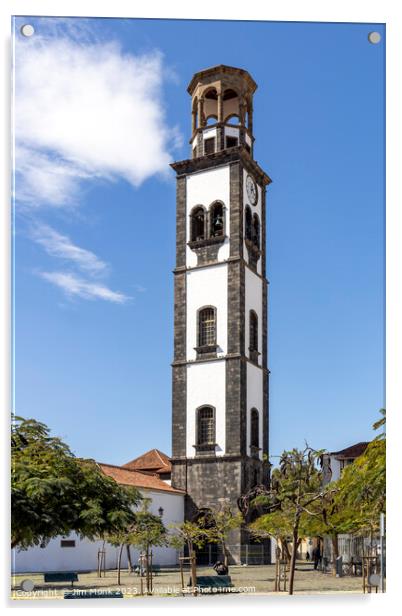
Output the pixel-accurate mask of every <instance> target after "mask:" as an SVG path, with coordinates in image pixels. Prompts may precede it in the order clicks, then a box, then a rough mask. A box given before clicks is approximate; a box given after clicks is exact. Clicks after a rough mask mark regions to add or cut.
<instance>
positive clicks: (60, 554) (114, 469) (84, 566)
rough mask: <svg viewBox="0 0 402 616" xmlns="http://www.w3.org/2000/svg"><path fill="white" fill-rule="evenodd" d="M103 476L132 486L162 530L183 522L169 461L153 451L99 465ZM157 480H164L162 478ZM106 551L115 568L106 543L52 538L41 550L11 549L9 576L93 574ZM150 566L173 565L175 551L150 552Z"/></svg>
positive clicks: (180, 494) (114, 556)
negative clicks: (116, 463) (122, 462)
mask: <svg viewBox="0 0 402 616" xmlns="http://www.w3.org/2000/svg"><path fill="white" fill-rule="evenodd" d="M100 467H101V469H102V471H103V472H104V473H105V475H108V476H109V477H112V478H113V479H114V480H115V481H117V483H119V484H121V485H127V486H134V487H135V488H137V489H138V490H139V491H140V493H141V494H142V495H143V496H144V497H145V498H149V499H150V501H151V502H150V506H149V509H150V511H151V513H153V514H155V515H160V516H161V518H162V520H163V523H164V525H165V526H166V527H169V525H170V524H174V523H178V522H182V521H183V519H184V492H183V491H181V490H177V489H175V488H172V487H171V485H170V460H169V458H168V457H167V456H166V455H165V454H163V453H162V452H160V451H158V450H157V449H153V450H151V451H149V452H147V453H146V454H144V455H143V456H140V457H139V458H136V459H135V460H132V461H131V462H128V463H127V464H125V465H124V466H114V465H112V464H100ZM161 477H165V479H162V478H161ZM102 547H104V549H105V551H106V563H105V564H106V568H107V569H115V568H116V567H117V558H118V551H119V549H118V548H117V547H114V546H112V545H110V544H108V543H105V545H104V544H103V542H102V541H90V540H89V539H82V540H81V539H80V538H79V536H78V535H76V534H75V533H71V534H70V535H68V536H66V537H61V536H60V537H56V538H55V539H52V540H51V541H50V542H49V543H48V545H47V546H46V547H45V548H40V547H39V546H36V547H33V548H29V549H28V550H19V549H15V550H13V556H12V571H13V573H34V572H45V571H46V572H50V571H94V570H96V568H97V562H98V551H99V550H100V549H102ZM130 552H131V560H132V563H133V565H134V566H136V565H137V563H138V557H139V551H138V550H135V549H133V548H130ZM152 553H153V563H154V564H158V565H161V566H168V565H176V564H177V563H178V554H177V551H176V550H174V549H172V548H169V547H155V548H153V549H152ZM122 566H123V567H126V566H127V553H126V551H124V552H123V558H122Z"/></svg>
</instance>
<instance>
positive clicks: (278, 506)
mask: <svg viewBox="0 0 402 616" xmlns="http://www.w3.org/2000/svg"><path fill="white" fill-rule="evenodd" d="M321 455H322V451H314V450H313V449H312V448H311V447H308V446H306V447H305V449H304V450H303V451H299V450H297V449H292V450H291V451H285V452H283V454H282V456H281V459H280V463H279V468H276V469H274V470H273V472H272V478H271V487H270V490H269V491H268V493H267V495H264V496H261V497H257V498H256V499H255V501H256V504H264V505H265V506H267V508H268V513H266V514H265V515H263V516H261V518H260V520H259V521H256V522H255V523H254V524H253V525H251V528H252V529H253V528H254V530H259V531H260V532H261V531H265V532H276V533H277V532H278V530H279V528H278V523H279V520H280V516H281V515H282V516H283V524H284V525H283V527H282V529H281V532H283V534H284V536H285V531H286V534H287V533H289V535H288V536H290V539H291V542H292V552H291V559H290V573H289V594H290V595H292V594H293V586H294V575H295V568H296V553H297V548H298V545H299V543H300V538H301V537H302V536H303V535H304V534H305V532H306V530H305V528H304V525H305V524H306V521H307V520H308V516H310V515H311V513H310V510H309V507H311V505H312V504H313V503H314V502H315V501H317V500H318V499H320V498H322V495H323V492H324V488H323V486H322V473H321V471H320V470H319V468H318V461H319V459H320V457H321ZM279 512H280V513H279ZM289 531H290V532H289ZM278 536H279V535H278Z"/></svg>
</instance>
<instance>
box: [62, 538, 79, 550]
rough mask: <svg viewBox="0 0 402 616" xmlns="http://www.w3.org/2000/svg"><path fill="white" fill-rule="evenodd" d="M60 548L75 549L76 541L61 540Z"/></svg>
mask: <svg viewBox="0 0 402 616" xmlns="http://www.w3.org/2000/svg"><path fill="white" fill-rule="evenodd" d="M60 547H61V548H75V540H74V539H61V540H60Z"/></svg>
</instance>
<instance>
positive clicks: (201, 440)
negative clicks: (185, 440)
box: [197, 406, 215, 445]
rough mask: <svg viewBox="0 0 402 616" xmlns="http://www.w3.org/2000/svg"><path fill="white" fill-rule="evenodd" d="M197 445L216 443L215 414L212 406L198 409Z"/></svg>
mask: <svg viewBox="0 0 402 616" xmlns="http://www.w3.org/2000/svg"><path fill="white" fill-rule="evenodd" d="M197 433H198V438H197V444H198V445H213V444H214V443H215V414H214V409H213V408H212V407H210V406H203V407H202V408H200V409H198V426H197Z"/></svg>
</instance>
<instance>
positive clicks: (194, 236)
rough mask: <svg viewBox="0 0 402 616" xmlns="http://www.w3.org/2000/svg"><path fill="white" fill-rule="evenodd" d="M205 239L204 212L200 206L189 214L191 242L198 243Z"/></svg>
mask: <svg viewBox="0 0 402 616" xmlns="http://www.w3.org/2000/svg"><path fill="white" fill-rule="evenodd" d="M204 239H205V212H204V209H203V208H202V207H201V206H200V207H197V208H195V209H194V210H193V211H192V213H191V241H192V242H198V241H199V240H204Z"/></svg>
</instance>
